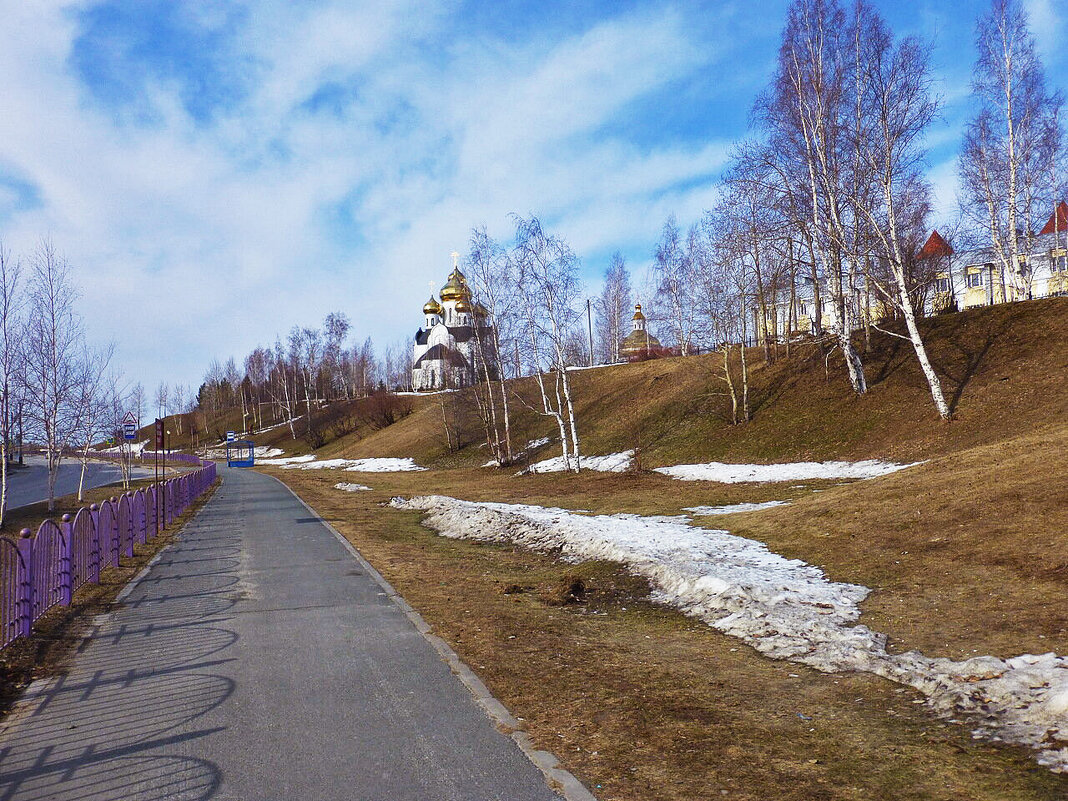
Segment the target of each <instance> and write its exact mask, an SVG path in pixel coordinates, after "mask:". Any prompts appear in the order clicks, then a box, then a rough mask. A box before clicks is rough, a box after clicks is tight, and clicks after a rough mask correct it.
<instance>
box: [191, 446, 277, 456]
mask: <svg viewBox="0 0 1068 801" xmlns="http://www.w3.org/2000/svg"><path fill="white" fill-rule="evenodd" d="M283 453H285V451H283V450H282V449H281V448H268V447H267V446H265V445H256V446H254V447H253V448H252V455H253V457H254V458H256V459H273V458H275V457H277V456H281V455H282V454H283ZM204 458H205V459H225V458H226V448H207V449H206V450H205V451H204Z"/></svg>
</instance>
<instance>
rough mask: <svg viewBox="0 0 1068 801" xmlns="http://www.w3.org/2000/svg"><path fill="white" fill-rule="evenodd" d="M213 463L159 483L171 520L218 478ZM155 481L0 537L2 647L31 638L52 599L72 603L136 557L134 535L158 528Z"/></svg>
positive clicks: (143, 536)
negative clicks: (104, 573) (107, 570)
mask: <svg viewBox="0 0 1068 801" xmlns="http://www.w3.org/2000/svg"><path fill="white" fill-rule="evenodd" d="M215 477H216V468H215V463H214V462H206V463H204V466H203V467H201V468H200V469H199V470H194V471H193V472H191V473H186V474H185V475H183V476H179V477H177V478H172V479H170V480H168V481H165V482H163V488H162V491H163V493H164V494H163V498H164V499H165V501H166V511H165V514H162V515H160V528H161V529H162V528H164V525H163V524H164V522H166V523H167V524H168V525H169V524H170V523H171V522H173V520H174V519H175V518H177V517H178V516H180V515H181V514H182V512H184V511H185V510H186V509H188V508H189V507H190V506H191V505H192V504H193V502H194V501H196V500H197V498H199V497H200V496H201V495H203V494H204V493H205V492H206V491H207V490H208V488H209V487H210V486H211V485H212V484H213V483H214V482H215ZM155 491H156V490H155V488H154V487H153V488H150V489H149V490H138V491H137V492H135V493H126V494H124V495H123V496H122V497H121V498H119V499H115V498H112V499H111V500H110V501H105V502H104V503H102V504H100V505H99V506H97V505H96V504H93V505H92V506H90V507H89V508H88V509H80V510H79V511H78V513H77V514H76V515H75V516H74V519H73V520H72V519H71V517H70V515H63V519H62V520H61V521H60V522H58V523H57V522H56V521H54V520H46V521H45V522H43V523H42V524H41V525H40V527H39V528H38V529H37V533H36V534H35V535H31V533H30V530H29V529H23V530H22V533H21V535H20V537H19V539H18V541H17V542H13V541H11V540H8V539H3V538H0V648H3V647H5V646H6V645H8V644H9V643H11V642H12V641H14V640H16V639H18V638H19V637H28V636H29V635H30V634H31V633H32V630H33V624H34V622H35V621H37V620H38V619H39V618H40V617H41V615H43V614H44V613H45V612H47V611H48V610H49V609H51V608H52V607H54V606H56V605H57V604H63V605H66V606H69V605H70V603H71V596H72V595H73V593H74V592H75V591H76V590H77V589H78V588H79V587H81V586H83V585H85V584H87V583H89V582H94V583H95V582H99V581H100V570H101V568H103V567H105V566H108V565H117V564H119V560H120V559H121V558H122V557H123V556H127V557H128V556H133V546H134V543H135V542H140V543H143V542H146V541H147V539H148V537H149V536H154V535H155V517H154V515H155V504H153V503H152V501H153V499H154V498H155Z"/></svg>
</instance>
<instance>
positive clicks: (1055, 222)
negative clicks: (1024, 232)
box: [1038, 200, 1068, 236]
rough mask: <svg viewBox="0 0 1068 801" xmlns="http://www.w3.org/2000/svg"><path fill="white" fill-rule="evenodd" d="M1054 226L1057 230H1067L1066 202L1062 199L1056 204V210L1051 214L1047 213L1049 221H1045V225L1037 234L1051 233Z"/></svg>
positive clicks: (1067, 209) (1067, 214) (1067, 210)
mask: <svg viewBox="0 0 1068 801" xmlns="http://www.w3.org/2000/svg"><path fill="white" fill-rule="evenodd" d="M1054 228H1056V230H1057V231H1068V203H1065V202H1064V201H1063V200H1062V201H1061V202H1060V203H1058V204H1057V210H1056V211H1055V212H1053V214H1051V215H1049V222H1048V223H1046V227H1045V228H1043V229H1042V230H1041V231H1039V232H1038V234H1039V236H1041V235H1042V234H1052V233H1053V232H1054Z"/></svg>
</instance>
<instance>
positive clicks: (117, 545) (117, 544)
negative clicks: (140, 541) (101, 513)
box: [108, 495, 122, 567]
mask: <svg viewBox="0 0 1068 801" xmlns="http://www.w3.org/2000/svg"><path fill="white" fill-rule="evenodd" d="M108 541H109V548H108V553H113V554H115V567H118V566H119V560H120V559H121V558H122V540H121V539H119V500H118V498H116V497H115V496H114V495H112V496H111V531H109V532H108Z"/></svg>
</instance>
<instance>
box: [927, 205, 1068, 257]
mask: <svg viewBox="0 0 1068 801" xmlns="http://www.w3.org/2000/svg"><path fill="white" fill-rule="evenodd" d="M1066 211H1068V209H1066ZM952 255H953V248H951V247H950V246H949V243H948V242H947V241H946V240H944V239H943V238H942V235H941V234H940V233H938V231H932V232H931V235H930V236H929V237H927V241H926V242H925V243H924V245H923V247H922V248H920V258H921V259H935V258H938V257H940V256H952Z"/></svg>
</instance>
